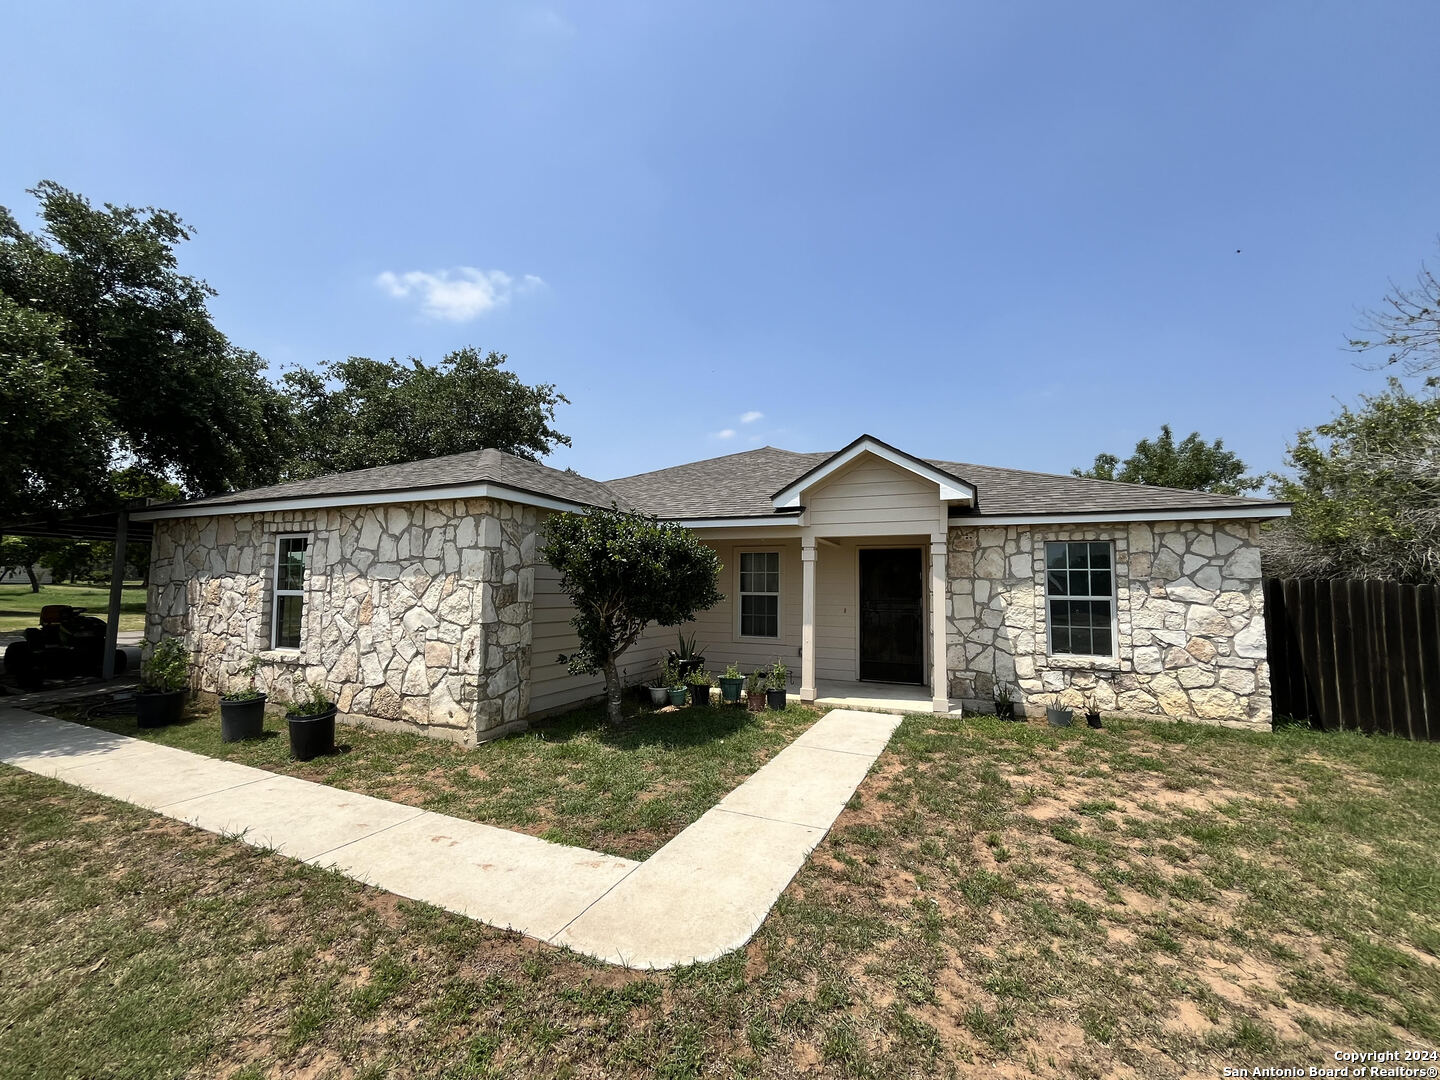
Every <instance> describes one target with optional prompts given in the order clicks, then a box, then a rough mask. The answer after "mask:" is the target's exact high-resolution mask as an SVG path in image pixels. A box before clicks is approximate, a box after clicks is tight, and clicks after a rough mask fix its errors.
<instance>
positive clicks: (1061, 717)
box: [1045, 694, 1075, 727]
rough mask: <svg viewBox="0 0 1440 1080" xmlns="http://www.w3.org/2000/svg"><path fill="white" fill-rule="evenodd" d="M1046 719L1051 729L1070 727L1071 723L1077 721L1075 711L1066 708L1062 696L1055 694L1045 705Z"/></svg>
mask: <svg viewBox="0 0 1440 1080" xmlns="http://www.w3.org/2000/svg"><path fill="white" fill-rule="evenodd" d="M1045 719H1046V720H1048V721H1049V722H1050V726H1051V727H1069V726H1070V721H1071V720H1073V719H1075V711H1074V710H1073V709H1067V708H1065V707H1064V705H1062V704H1061V702H1060V695H1059V694H1055V695H1054V696H1053V697H1051V698H1050V700H1049V701H1048V702H1046V704H1045Z"/></svg>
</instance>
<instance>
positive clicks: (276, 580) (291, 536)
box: [270, 533, 311, 653]
mask: <svg viewBox="0 0 1440 1080" xmlns="http://www.w3.org/2000/svg"><path fill="white" fill-rule="evenodd" d="M286 540H304V541H305V574H306V575H309V573H310V546H311V541H310V534H309V533H278V534H276V536H275V559H274V563H273V565H272V567H271V571H270V648H271V650H272V651H274V652H287V653H298V652H299V651H300V650H301V649H302V648H304V646H305V581H304V578H302V579H301V581H300V588H298V589H282V588H280V551H281V548H282V547H283V546H284V542H285V541H286ZM282 596H298V597H300V644H299V645H281V644H279V633H280V597H282Z"/></svg>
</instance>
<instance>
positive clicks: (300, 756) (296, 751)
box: [285, 705, 335, 761]
mask: <svg viewBox="0 0 1440 1080" xmlns="http://www.w3.org/2000/svg"><path fill="white" fill-rule="evenodd" d="M285 721H286V723H287V724H289V726H290V756H291V757H293V758H294V759H295V760H296V761H309V760H310V759H311V758H316V757H319V756H320V755H321V754H333V753H334V752H335V706H334V705H331V706H330V708H328V709H326V710H325V711H324V712H323V713H320V714H319V715H318V716H299V715H297V714H296V713H286V714H285Z"/></svg>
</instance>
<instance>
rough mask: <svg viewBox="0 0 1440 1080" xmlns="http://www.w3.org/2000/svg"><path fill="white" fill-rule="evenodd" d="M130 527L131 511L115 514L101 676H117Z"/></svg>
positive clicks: (110, 677) (109, 677)
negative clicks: (113, 547)
mask: <svg viewBox="0 0 1440 1080" xmlns="http://www.w3.org/2000/svg"><path fill="white" fill-rule="evenodd" d="M129 528H130V512H129V511H128V510H121V511H120V512H119V513H118V514H116V515H115V554H114V555H113V556H112V557H111V559H110V606H109V607H108V608H107V609H106V612H105V615H106V619H105V645H104V648H105V653H104V655H103V656H102V657H101V660H100V677H101V678H102V679H113V678H114V677H115V640H116V635H117V634H119V632H120V601H121V599H122V598H123V597H124V595H125V538H126V535H127V534H128V532H129Z"/></svg>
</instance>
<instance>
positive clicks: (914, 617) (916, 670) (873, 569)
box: [860, 548, 925, 683]
mask: <svg viewBox="0 0 1440 1080" xmlns="http://www.w3.org/2000/svg"><path fill="white" fill-rule="evenodd" d="M924 632H925V601H924V571H923V569H922V567H921V564H920V549H919V548H861V549H860V678H862V679H874V680H875V681H877V682H897V683H923V682H924V681H925V635H924Z"/></svg>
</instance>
